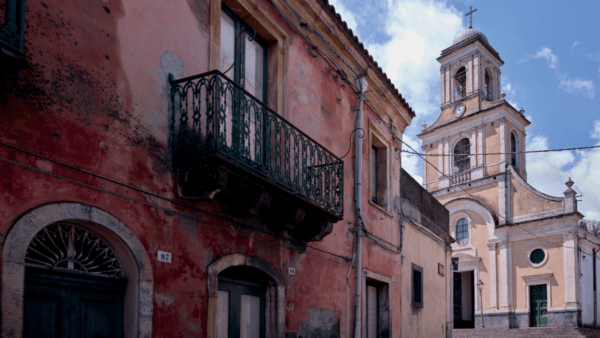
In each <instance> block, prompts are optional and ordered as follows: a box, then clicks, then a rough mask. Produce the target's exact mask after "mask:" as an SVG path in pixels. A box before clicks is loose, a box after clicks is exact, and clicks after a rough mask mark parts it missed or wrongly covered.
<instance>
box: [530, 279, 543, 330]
mask: <svg viewBox="0 0 600 338" xmlns="http://www.w3.org/2000/svg"><path fill="white" fill-rule="evenodd" d="M529 295H530V304H529V309H530V310H531V313H530V326H531V327H542V326H548V318H547V316H546V315H547V313H548V293H547V290H546V285H545V284H544V285H532V286H531V287H530V288H529Z"/></svg>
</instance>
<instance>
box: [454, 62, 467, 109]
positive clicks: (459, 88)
mask: <svg viewBox="0 0 600 338" xmlns="http://www.w3.org/2000/svg"><path fill="white" fill-rule="evenodd" d="M465 96H467V71H466V69H465V67H460V69H458V71H457V72H456V74H455V75H454V101H457V100H460V99H463V98H465Z"/></svg>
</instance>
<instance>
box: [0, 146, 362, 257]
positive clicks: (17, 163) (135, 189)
mask: <svg viewBox="0 0 600 338" xmlns="http://www.w3.org/2000/svg"><path fill="white" fill-rule="evenodd" d="M0 145H2V146H5V147H7V148H10V149H13V150H16V151H20V152H22V153H25V154H28V155H32V156H35V157H37V158H40V159H42V160H45V161H48V162H51V163H55V164H58V165H60V166H63V167H65V168H69V169H72V170H75V171H78V172H81V173H84V174H87V175H90V176H93V177H96V178H99V179H101V180H104V181H107V182H110V183H113V184H116V185H119V186H122V187H125V188H128V189H132V190H134V191H137V192H140V193H142V194H146V195H148V196H152V197H156V198H159V199H161V200H164V201H167V202H170V203H172V204H175V205H178V206H182V207H185V208H188V209H191V210H194V211H196V212H200V213H203V214H206V215H210V216H213V217H221V216H220V215H217V214H213V213H210V212H208V211H206V210H202V209H199V208H196V207H194V206H191V205H188V204H186V203H181V202H178V201H176V200H173V199H170V198H168V197H164V196H161V195H159V194H156V193H153V192H149V191H146V190H143V189H140V188H137V187H134V186H131V185H129V184H126V183H123V182H119V181H116V180H113V179H110V178H107V177H104V176H102V175H98V174H96V173H92V172H90V171H87V170H84V169H80V168H77V167H74V166H71V165H68V164H66V163H62V162H60V161H57V160H53V159H51V158H48V157H46V156H42V155H39V154H36V153H33V152H30V151H27V150H25V149H21V148H18V147H15V146H12V145H9V144H6V143H4V142H0ZM0 161H3V162H7V163H11V164H14V165H17V166H21V167H23V168H27V169H30V170H33V171H36V172H39V173H42V174H46V175H49V176H52V177H55V178H59V179H62V180H65V181H67V182H70V183H74V184H78V185H81V186H84V187H87V188H91V189H95V190H98V191H101V192H104V193H108V194H111V195H115V196H118V197H121V198H124V199H127V200H130V201H132V202H136V203H141V204H144V205H146V206H149V207H152V208H157V209H160V210H163V211H165V212H167V213H169V214H170V215H178V216H181V217H186V218H189V217H190V215H189V214H186V213H182V212H179V211H176V210H173V209H171V208H167V207H163V206H160V205H156V204H154V203H150V202H146V201H142V200H139V199H136V198H133V197H129V196H126V195H123V194H119V193H117V192H114V191H110V190H107V189H104V188H99V187H96V186H93V185H91V184H87V183H83V182H81V181H78V180H75V179H72V178H68V177H64V176H61V175H58V174H54V173H51V172H48V171H45V170H42V169H38V168H35V167H32V166H29V165H26V164H23V163H19V162H17V161H13V160H10V159H7V158H5V157H1V156H0ZM194 219H195V221H197V222H199V223H203V224H205V225H209V226H212V227H216V228H219V229H222V230H229V231H231V232H235V233H237V234H240V235H244V236H247V237H250V238H254V239H257V240H260V241H263V242H268V243H271V244H275V245H278V246H280V247H283V248H286V249H288V250H290V251H298V250H297V249H295V248H293V247H291V246H287V245H285V244H282V243H278V242H275V241H271V240H268V239H264V238H260V237H257V236H253V235H250V234H247V233H244V232H240V231H237V230H235V229H230V228H226V227H222V226H218V225H216V224H212V223H209V222H203V221H202V220H201V219H196V218H194ZM228 221H229V222H231V223H235V224H238V225H243V223H242V222H236V221H235V220H229V219H228ZM306 247H307V248H310V249H312V250H315V251H319V252H323V253H326V254H328V255H331V256H334V257H337V258H340V259H343V260H344V261H345V262H350V261H351V258H350V257H346V256H342V255H338V254H335V253H333V252H329V251H326V250H323V249H319V248H316V247H314V246H311V245H307V246H306ZM305 253H306V252H305ZM311 255H312V256H315V257H321V256H317V255H314V254H311ZM321 258H322V259H326V260H330V259H328V258H325V257H321ZM330 261H333V260H330ZM333 262H335V261H333ZM337 263H340V264H344V265H347V263H341V262H337Z"/></svg>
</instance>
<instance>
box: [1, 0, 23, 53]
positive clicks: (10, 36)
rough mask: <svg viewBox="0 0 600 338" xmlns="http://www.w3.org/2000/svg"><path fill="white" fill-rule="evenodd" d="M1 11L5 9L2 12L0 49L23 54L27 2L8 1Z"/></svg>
mask: <svg viewBox="0 0 600 338" xmlns="http://www.w3.org/2000/svg"><path fill="white" fill-rule="evenodd" d="M2 7H4V8H2ZM0 9H4V10H3V11H1V12H0V22H1V23H0V47H4V48H7V49H9V50H10V51H12V52H17V53H23V40H24V34H25V0H6V1H4V6H0ZM2 14H4V17H2Z"/></svg>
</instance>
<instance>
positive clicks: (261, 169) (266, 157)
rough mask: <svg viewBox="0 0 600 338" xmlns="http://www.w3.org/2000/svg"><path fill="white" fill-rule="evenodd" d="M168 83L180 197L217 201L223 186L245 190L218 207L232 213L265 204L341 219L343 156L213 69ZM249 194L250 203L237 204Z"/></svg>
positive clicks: (233, 191)
mask: <svg viewBox="0 0 600 338" xmlns="http://www.w3.org/2000/svg"><path fill="white" fill-rule="evenodd" d="M171 86H172V87H171V109H172V110H173V114H172V124H171V128H172V132H171V137H172V150H173V164H174V166H175V168H177V169H178V170H179V171H180V172H181V174H180V188H181V189H182V191H183V194H184V195H186V196H190V197H194V196H196V197H202V196H204V197H211V198H216V199H219V198H218V196H216V195H217V194H221V191H222V190H223V189H225V188H227V189H225V190H228V191H229V196H235V195H239V194H240V193H243V194H244V195H245V196H241V197H242V198H243V199H244V200H241V199H240V198H239V196H238V198H237V200H236V201H235V202H233V203H229V206H225V207H224V208H225V209H227V208H228V209H230V211H231V213H233V214H235V215H236V216H240V215H241V216H244V215H243V214H247V215H248V214H257V213H260V211H257V210H256V208H257V205H262V204H265V203H266V205H269V207H267V208H268V209H269V208H270V209H271V211H274V209H277V210H281V209H288V210H291V213H292V214H293V217H292V218H294V219H295V221H294V222H296V223H302V222H303V221H302V220H301V219H304V220H308V219H312V221H315V217H312V216H318V217H317V218H319V219H324V220H326V221H327V222H336V221H338V220H340V219H342V216H343V175H344V167H343V162H342V160H340V159H339V158H338V157H336V156H335V155H334V154H332V153H331V152H330V151H328V150H327V149H326V148H325V147H323V146H322V145H320V144H318V143H317V142H316V141H315V140H313V139H312V138H310V137H309V136H308V135H306V134H305V133H303V132H302V131H301V130H299V129H298V128H297V127H295V126H294V125H292V124H291V123H290V122H288V121H286V120H285V119H283V118H282V117H281V116H280V115H278V114H277V113H275V112H274V111H273V110H271V109H269V108H268V107H267V106H266V105H265V104H263V103H262V102H260V101H259V100H258V99H257V98H255V97H254V96H253V95H252V94H251V93H249V92H248V91H246V90H245V89H243V88H242V87H240V86H238V85H237V84H236V83H234V82H233V81H231V80H229V79H228V78H227V77H225V76H224V75H223V74H222V73H221V72H219V71H211V72H208V73H204V74H200V75H196V76H192V77H188V78H184V79H180V80H176V81H171ZM232 178H233V180H234V181H236V182H237V183H233V182H232ZM248 194H249V195H248ZM221 195H227V192H224V193H223V194H221ZM220 199H221V200H222V201H226V200H227V198H225V197H223V196H221V198H220ZM248 200H255V202H253V203H251V204H252V205H246V207H243V208H241V207H239V204H242V205H245V204H247V203H248ZM282 200H285V201H288V202H287V203H283V202H282ZM261 201H262V202H261ZM265 201H267V202H265ZM278 203H279V207H275V206H276V205H278ZM235 204H236V205H235ZM309 214H310V215H309ZM311 215H312V216H311ZM265 217H266V215H265ZM269 217H270V216H269ZM269 217H267V218H269ZM263 218H264V217H263ZM292 223H293V222H292ZM303 236H304V237H306V234H305V235H303ZM309 237H310V236H309ZM318 237H319V236H317V239H320V238H318ZM311 238H312V237H311ZM304 239H305V240H306V238H304ZM312 240H314V238H312Z"/></svg>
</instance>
